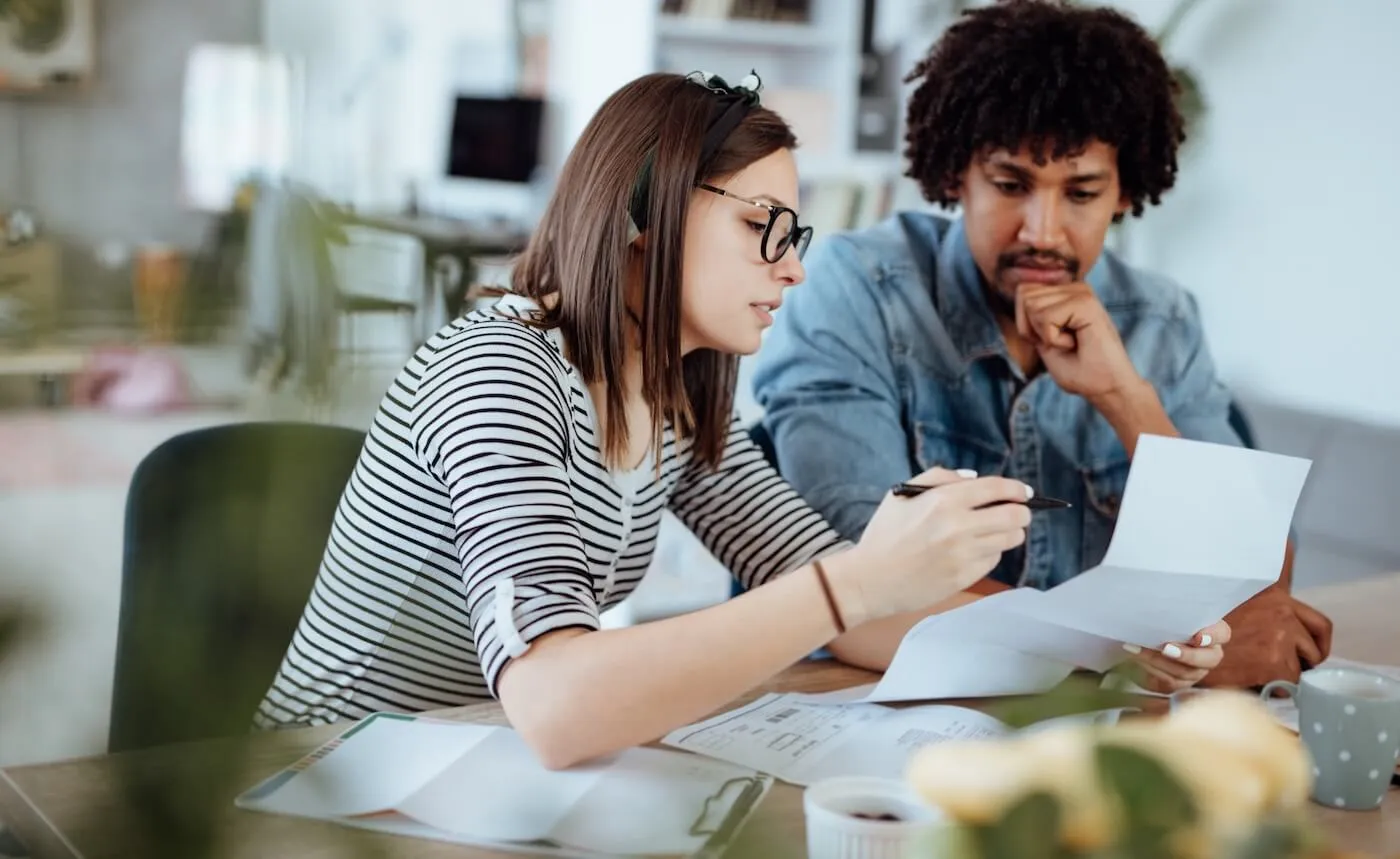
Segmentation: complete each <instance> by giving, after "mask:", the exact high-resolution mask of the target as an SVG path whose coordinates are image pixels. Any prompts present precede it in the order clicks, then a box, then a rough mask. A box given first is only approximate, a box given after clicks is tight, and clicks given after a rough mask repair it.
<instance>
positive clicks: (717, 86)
mask: <svg viewBox="0 0 1400 859" xmlns="http://www.w3.org/2000/svg"><path fill="white" fill-rule="evenodd" d="M685 79H686V80H687V81H689V82H690V83H693V84H695V85H697V86H702V87H704V88H705V89H707V90H709V91H710V92H712V93H714V94H715V95H716V96H718V98H717V99H716V100H715V104H714V110H713V114H712V116H711V118H710V124H709V127H708V128H706V130H705V136H704V138H703V139H702V140H701V141H700V160H699V165H700V169H701V171H702V172H703V171H704V170H705V168H706V166H707V165H708V164H709V163H710V161H711V160H712V159H713V158H714V156H715V153H716V152H717V151H719V148H720V146H722V145H723V144H724V141H725V139H726V138H728V137H729V135H730V134H731V133H732V132H733V131H734V129H735V128H736V127H738V125H739V123H740V122H742V121H743V119H744V116H745V115H746V114H747V113H748V112H749V111H750V110H752V109H753V108H755V107H758V91H759V90H760V89H762V88H763V81H762V80H761V79H760V78H759V76H758V72H756V71H753V70H752V69H751V70H749V73H748V74H747V75H745V76H744V78H743V80H741V81H739V83H738V84H735V85H734V86H730V85H729V82H728V81H726V80H725V79H724V78H722V77H720V76H719V75H713V74H710V73H709V72H702V71H694V72H691V73H690V74H688V75H686V76H685ZM654 159H655V153H654V152H648V153H647V155H646V159H645V161H644V162H643V163H642V168H641V170H640V171H639V172H638V173H637V179H636V181H635V182H634V183H633V185H632V197H631V200H630V202H629V203H628V206H627V213H628V222H627V242H628V244H631V243H632V241H633V240H635V239H636V238H637V236H639V235H641V233H642V231H643V230H645V229H646V228H647V225H648V221H649V213H648V211H647V209H648V206H649V196H650V194H651V171H652V163H653V161H654Z"/></svg>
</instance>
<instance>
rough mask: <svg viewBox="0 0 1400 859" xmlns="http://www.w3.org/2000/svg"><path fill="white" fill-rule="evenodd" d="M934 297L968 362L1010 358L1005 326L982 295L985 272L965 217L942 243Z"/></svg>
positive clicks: (950, 225) (951, 334)
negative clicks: (969, 237) (971, 244)
mask: <svg viewBox="0 0 1400 859" xmlns="http://www.w3.org/2000/svg"><path fill="white" fill-rule="evenodd" d="M933 300H934V304H935V305H937V307H938V311H939V315H940V316H942V318H943V321H944V326H945V327H946V329H947V331H948V335H949V337H951V338H952V341H953V345H954V346H956V347H957V350H958V352H959V354H960V355H961V356H962V359H963V362H964V363H965V364H972V363H974V362H976V361H979V360H981V359H983V358H987V357H990V356H992V355H1001V356H1002V357H1004V358H1007V359H1008V360H1009V359H1010V355H1009V354H1008V353H1007V351H1006V342H1005V341H1004V340H1003V339H1002V336H1001V328H1000V327H999V326H998V325H997V320H996V317H995V316H994V315H993V314H992V309H991V308H990V307H989V306H988V305H987V299H986V297H985V296H983V295H982V274H981V272H980V271H978V269H977V262H976V260H974V259H973V258H972V249H971V248H970V247H969V246H968V244H967V234H966V233H965V232H964V230H963V223H962V220H961V219H958V220H954V221H952V222H951V223H950V224H949V225H948V229H947V230H946V231H945V232H944V233H943V238H942V240H941V241H940V242H939V245H938V271H937V274H936V275H935V277H934V283H933Z"/></svg>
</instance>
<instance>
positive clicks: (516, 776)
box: [238, 715, 771, 856]
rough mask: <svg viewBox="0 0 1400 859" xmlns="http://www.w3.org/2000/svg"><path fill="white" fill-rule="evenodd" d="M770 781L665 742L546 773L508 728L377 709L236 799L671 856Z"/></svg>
mask: <svg viewBox="0 0 1400 859" xmlns="http://www.w3.org/2000/svg"><path fill="white" fill-rule="evenodd" d="M770 783H771V780H769V779H767V778H763V777H759V776H757V774H756V773H755V771H754V770H753V769H751V768H745V767H742V766H739V765H735V764H731V763H726V762H722V761H718V760H711V759H707V758H703V757H697V756H695V755H690V754H684V753H681V752H674V751H669V750H663V749H628V750H626V751H624V752H621V753H620V754H618V755H615V756H613V757H611V758H608V759H604V760H599V761H596V762H593V763H591V764H588V765H584V766H580V767H574V768H570V769H568V770H563V771H551V770H547V769H545V768H544V767H543V766H542V765H541V764H540V763H539V761H538V759H537V758H536V757H535V755H534V753H533V752H532V751H531V750H530V748H529V747H528V746H527V745H526V744H525V742H524V740H522V739H521V737H520V736H519V735H518V734H517V733H515V732H514V731H512V730H510V729H509V728H503V727H496V726H486V725H473V724H467V723H459V722H438V721H434V720H431V719H426V718H421V717H420V718H416V719H407V718H404V717H397V716H385V715H376V716H371V717H370V718H369V719H368V720H367V721H366V722H364V723H363V724H362V725H361V726H360V727H359V728H357V729H354V730H352V731H351V732H349V733H348V734H347V735H346V736H344V737H342V738H340V739H338V740H335V741H332V742H331V743H329V744H327V746H325V747H323V749H321V750H318V752H317V756H316V759H315V761H314V762H313V763H311V764H310V766H308V767H306V768H305V769H304V770H300V771H298V770H297V769H296V768H295V767H294V768H292V769H290V770H287V771H284V772H283V773H280V774H278V775H277V776H274V777H273V778H272V779H270V780H268V781H266V782H264V783H263V784H260V785H258V786H257V787H255V788H254V789H252V790H250V791H249V792H248V793H246V794H244V795H243V796H240V797H239V799H238V805H239V806H240V807H243V808H249V809H253V810H259V811H268V812H273V813H279V814H291V815H296V816H303V817H313V818H319V819H329V820H334V821H337V822H340V823H344V824H347V825H350V826H356V827H360V828H367V829H375V830H380V831H386V832H399V833H409V834H415V835H419V836H422V837H429V838H438V839H441V840H445V841H454V842H458V843H465V844H478V845H484V846H495V847H502V848H505V849H509V850H525V851H527V852H540V853H549V854H553V855H570V856H593V855H619V854H643V855H669V854H689V853H693V852H695V851H697V850H699V849H700V848H701V847H703V846H704V845H705V843H706V840H707V838H708V837H709V836H708V834H700V835H693V834H691V830H692V828H693V826H694V825H695V823H696V822H697V820H699V819H701V818H702V816H703V820H704V821H705V822H706V823H707V824H709V825H710V826H712V827H713V826H717V825H719V824H720V823H722V822H723V821H724V820H725V819H726V817H727V815H728V814H729V813H730V811H731V809H733V808H734V806H735V804H736V803H737V802H739V801H740V800H741V799H746V801H747V802H750V803H751V802H752V801H753V800H754V799H755V795H754V793H753V791H752V790H750V791H749V793H748V795H747V797H746V795H745V791H744V788H745V787H748V786H751V785H756V786H757V788H758V791H759V792H758V793H757V795H756V796H762V793H763V792H764V791H766V790H767V787H768V785H769V784H770ZM706 800H710V801H709V803H708V805H707V802H706ZM749 808H751V805H749V806H746V808H745V813H747V810H748V809H749Z"/></svg>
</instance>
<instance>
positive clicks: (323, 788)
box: [274, 715, 495, 817]
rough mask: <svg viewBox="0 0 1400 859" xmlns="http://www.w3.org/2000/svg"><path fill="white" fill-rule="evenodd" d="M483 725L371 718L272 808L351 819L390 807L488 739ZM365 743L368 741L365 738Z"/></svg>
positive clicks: (301, 776)
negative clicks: (357, 739)
mask: <svg viewBox="0 0 1400 859" xmlns="http://www.w3.org/2000/svg"><path fill="white" fill-rule="evenodd" d="M494 730H495V729H494V728H490V727H487V726H484V725H445V724H439V723H435V722H427V721H421V720H414V719H405V718H395V717H393V716H383V715H381V716H377V717H376V718H374V720H373V721H372V722H368V723H366V724H365V725H364V726H363V728H362V729H361V731H362V732H364V733H365V734H371V733H372V734H373V736H372V737H369V736H360V738H359V741H358V742H356V741H355V737H356V735H357V733H359V732H356V731H354V730H353V729H352V731H351V732H347V735H346V736H345V737H344V738H343V741H342V743H340V744H339V746H338V747H337V748H336V749H335V750H334V752H335V753H334V754H330V755H327V756H325V757H322V758H321V759H320V760H317V761H316V762H315V763H313V764H311V766H309V767H307V768H306V770H305V771H303V772H302V773H300V774H299V775H298V776H297V777H296V778H295V779H292V780H291V781H289V782H287V784H286V785H285V786H284V787H282V788H281V789H279V790H278V791H277V793H276V795H275V800H276V801H275V803H274V804H275V807H276V808H275V810H276V811H278V812H280V813H282V814H292V815H297V816H303V817H353V816H355V815H361V814H374V813H377V812H381V811H387V810H389V809H392V808H394V807H395V806H396V805H398V804H399V803H401V802H403V801H404V799H406V798H407V797H409V796H411V795H412V794H413V793H414V791H416V790H418V789H419V788H420V787H422V786H423V784H425V783H427V782H429V781H431V780H432V779H433V778H434V777H436V776H437V775H438V774H439V773H441V772H442V771H443V770H444V769H446V768H447V767H448V766H450V765H451V764H452V762H453V761H454V760H456V759H457V758H459V757H461V756H462V755H463V754H465V753H466V752H467V750H468V749H470V748H472V747H473V746H475V745H477V744H478V743H480V742H482V741H483V740H485V739H486V738H487V737H489V736H490V735H491V734H492V732H493V731H494ZM366 739H369V740H371V741H370V742H366V741H365V740H366Z"/></svg>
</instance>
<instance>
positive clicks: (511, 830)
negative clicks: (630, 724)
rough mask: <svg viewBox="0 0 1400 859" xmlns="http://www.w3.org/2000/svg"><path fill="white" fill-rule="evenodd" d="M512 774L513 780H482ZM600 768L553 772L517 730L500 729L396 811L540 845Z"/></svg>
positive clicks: (439, 825) (447, 828)
mask: <svg viewBox="0 0 1400 859" xmlns="http://www.w3.org/2000/svg"><path fill="white" fill-rule="evenodd" d="M492 773H495V774H503V773H509V774H510V777H509V778H483V775H484V774H492ZM602 775H603V769H602V768H601V767H598V766H590V767H578V768H575V769H569V770H561V771H557V772H552V771H550V770H547V769H545V768H544V767H543V766H541V765H540V764H539V762H538V761H537V760H535V756H534V753H533V752H531V751H530V747H529V746H527V745H525V741H524V740H523V739H521V737H520V735H519V734H517V733H515V732H514V731H509V730H500V729H497V730H496V731H495V732H494V733H493V734H492V735H491V736H490V737H488V738H487V739H486V740H484V741H482V742H481V743H478V744H477V745H476V746H474V747H473V748H471V749H470V750H469V751H468V752H467V753H466V754H463V755H461V756H460V757H458V758H457V759H456V760H454V761H452V762H451V763H450V764H449V765H448V766H447V767H445V768H444V769H443V770H442V772H440V773H438V774H437V775H436V776H434V777H433V778H432V779H430V780H428V781H427V782H426V783H424V784H423V785H422V786H421V787H420V788H419V789H418V790H417V791H415V792H414V793H413V794H412V795H410V796H409V797H407V798H405V799H404V800H403V801H402V802H400V803H399V804H398V805H396V806H394V810H395V811H398V812H399V813H400V814H403V815H405V816H407V817H411V818H413V819H414V820H417V821H419V822H422V823H426V824H428V825H429V826H431V827H433V828H435V829H441V830H443V831H444V832H452V833H457V834H461V835H471V836H474V837H476V838H483V839H486V840H489V841H539V840H543V839H547V838H549V837H550V832H551V830H552V829H553V828H554V826H555V824H557V823H558V822H559V821H560V820H561V819H562V818H563V817H564V815H565V814H566V813H567V812H568V809H569V808H571V807H572V806H573V805H574V804H575V803H577V802H578V801H579V800H580V799H581V798H582V797H583V795H584V794H586V793H587V792H588V791H589V790H590V789H591V788H592V787H593V786H594V785H595V784H596V783H597V782H598V780H599V779H600V778H601V777H602Z"/></svg>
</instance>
